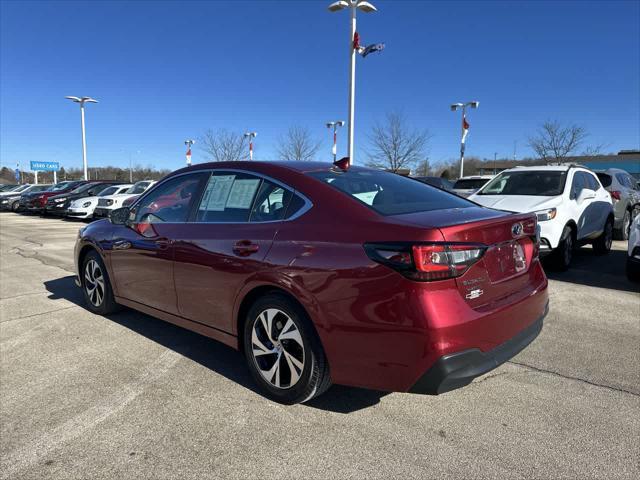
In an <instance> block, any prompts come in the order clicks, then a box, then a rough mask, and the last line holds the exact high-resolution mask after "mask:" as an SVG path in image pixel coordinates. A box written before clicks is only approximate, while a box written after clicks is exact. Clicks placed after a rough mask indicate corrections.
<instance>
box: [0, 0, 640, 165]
mask: <svg viewBox="0 0 640 480" xmlns="http://www.w3.org/2000/svg"><path fill="white" fill-rule="evenodd" d="M373 1H374V3H375V4H376V6H377V7H378V9H379V11H378V13H375V14H361V15H360V16H359V17H358V20H359V25H358V31H359V32H360V36H361V38H362V40H363V41H364V43H373V42H385V43H386V49H385V51H384V52H382V53H381V54H376V55H371V56H369V57H367V58H366V59H361V58H359V59H358V67H357V98H356V102H357V106H356V162H357V163H361V162H363V160H364V158H363V153H364V152H363V147H364V146H365V144H366V132H367V129H368V128H369V127H370V126H371V124H372V122H374V121H375V120H376V119H381V118H383V117H384V115H385V112H387V111H392V110H395V111H402V112H403V113H404V114H405V116H406V117H407V119H408V120H409V121H410V123H411V124H412V125H413V126H415V127H416V128H425V129H428V130H429V131H430V132H431V134H432V135H433V138H432V140H431V147H430V150H431V154H430V157H431V159H432V161H433V162H438V161H442V160H446V159H449V158H454V157H456V156H457V152H458V148H459V147H458V143H459V128H460V127H459V125H460V118H459V114H454V113H452V112H450V111H449V108H448V106H449V104H450V103H452V102H455V101H466V100H473V99H477V100H479V101H480V102H481V104H480V108H479V109H478V110H475V111H472V112H471V113H470V115H469V122H470V124H471V130H470V134H469V137H468V139H467V142H468V143H467V155H475V156H480V157H486V158H493V155H494V152H497V153H498V157H499V158H500V157H502V156H509V157H510V156H511V155H512V154H513V148H514V142H517V156H518V157H523V156H529V155H531V151H530V150H529V148H528V147H527V146H526V141H527V137H528V136H529V135H530V134H532V133H533V132H534V131H535V129H536V126H537V125H538V124H539V123H541V122H542V121H544V120H546V119H557V120H559V121H561V122H576V123H579V124H581V125H583V126H584V127H585V128H586V129H587V130H588V131H589V132H590V137H589V140H588V143H589V144H594V145H595V144H604V145H606V146H607V150H609V151H617V150H619V149H631V148H636V149H637V148H639V147H640V2H638V1H617V2H616V1H590V2H588V1H568V2H563V1H534V2H525V1H522V2H520V1H517V2H516V1H511V2H508V1H501V2H485V1H472V2H462V1H446V2H444V1H443V2H435V1H433V2H432V1H417V0H415V1H393V0H387V1H381V0H377V1H376V0H373ZM328 3H330V2H329V1H321V2H316V1H306V0H304V1H303V0H298V1H293V0H290V1H286V0H280V1H277V2H272V1H240V0H237V1H228V0H227V1H210V2H205V1H196V2H185V1H181V2H170V1H162V2H151V1H139V2H124V1H118V2H98V1H92V2H81V1H74V2H57V1H54V0H51V1H45V2H30V1H22V2H17V1H15V2H14V1H2V2H1V7H0V8H1V12H0V13H1V15H0V17H1V20H0V22H1V24H0V27H1V33H0V35H1V37H0V41H1V42H0V160H1V163H2V165H7V166H11V167H14V166H15V164H16V162H17V161H21V162H22V165H23V166H25V165H27V163H28V161H29V160H40V161H43V160H49V161H59V162H61V164H62V165H64V166H66V167H80V166H81V163H82V157H81V148H80V114H79V111H78V107H77V106H76V105H75V104H72V103H71V102H69V101H68V100H65V99H64V96H65V95H77V96H82V95H87V96H92V97H94V98H96V99H98V100H99V101H100V103H99V104H97V105H89V106H88V107H87V144H88V158H89V163H90V166H100V165H109V164H111V165H120V166H126V165H128V161H129V155H132V158H133V161H134V163H139V164H142V165H155V166H157V167H162V168H170V169H174V168H178V167H181V166H182V165H183V164H184V144H183V141H184V140H185V139H186V138H197V137H198V136H200V135H201V134H202V133H203V132H204V131H205V130H206V129H208V128H212V129H217V128H220V127H225V128H227V129H230V130H237V131H244V130H246V129H251V130H255V131H257V132H258V137H257V139H256V158H258V159H262V158H265V159H273V158H275V157H276V154H275V144H276V140H277V137H278V136H279V135H280V134H281V133H282V132H283V131H284V130H286V129H287V128H288V127H289V126H291V125H302V126H305V127H307V128H309V129H310V130H312V131H313V133H314V134H315V135H317V137H318V139H322V140H323V141H324V144H323V149H324V151H326V157H327V159H329V156H330V135H329V132H328V131H327V129H326V128H325V127H324V123H325V122H326V121H327V120H331V119H345V120H346V117H347V80H348V70H347V67H348V51H347V48H348V40H349V22H348V14H347V13H346V12H340V13H333V14H331V13H329V12H328V11H327V10H326V5H327V4H328ZM344 130H346V129H343V131H342V132H340V134H339V153H344V152H345V150H346V142H345V132H344ZM193 160H194V162H198V161H203V160H204V155H203V153H202V152H201V151H200V150H199V149H198V148H197V145H196V147H195V148H194V155H193Z"/></svg>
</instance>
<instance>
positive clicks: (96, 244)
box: [76, 162, 548, 391]
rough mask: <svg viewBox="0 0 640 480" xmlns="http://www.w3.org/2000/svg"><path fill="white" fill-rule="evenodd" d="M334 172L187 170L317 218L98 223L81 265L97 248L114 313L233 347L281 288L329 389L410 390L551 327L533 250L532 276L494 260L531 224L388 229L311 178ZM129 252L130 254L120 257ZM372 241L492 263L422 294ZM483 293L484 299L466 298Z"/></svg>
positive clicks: (481, 216)
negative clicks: (309, 326)
mask: <svg viewBox="0 0 640 480" xmlns="http://www.w3.org/2000/svg"><path fill="white" fill-rule="evenodd" d="M327 168H329V167H328V166H327V164H316V163H308V162H298V163H284V162H283V163H277V162H273V163H267V162H234V163H215V164H200V165H196V166H193V167H190V169H183V170H180V171H178V172H175V173H174V174H173V175H180V174H183V173H185V172H189V171H194V172H197V171H207V170H227V169H229V170H240V171H246V172H249V173H254V174H257V175H264V176H268V177H271V178H275V179H277V180H278V181H280V182H282V183H283V184H285V185H288V186H290V187H291V188H292V189H295V190H296V191H297V192H300V193H302V194H303V195H304V196H306V197H307V198H308V199H309V200H310V201H311V203H312V204H313V207H312V208H310V209H309V210H308V211H306V213H304V214H303V215H301V216H300V217H298V218H295V219H293V220H290V221H280V222H273V223H241V224H207V223H175V224H171V223H160V224H154V225H153V232H152V233H151V234H149V233H148V232H147V233H145V235H141V234H140V233H139V231H140V230H136V228H131V227H129V226H124V225H111V224H110V223H109V222H108V220H102V221H99V222H94V223H93V224H91V225H89V226H88V227H86V228H85V229H84V231H83V232H82V235H81V238H80V239H79V241H78V244H77V245H76V262H79V261H80V258H81V256H82V252H83V251H84V250H83V248H85V247H87V246H88V247H89V248H96V249H97V250H98V251H99V252H100V254H101V255H102V256H103V258H104V260H105V264H106V266H107V269H108V271H109V275H110V278H111V279H112V281H113V284H114V290H115V295H116V300H117V301H118V302H121V303H124V304H126V305H130V306H133V307H134V308H138V309H140V310H142V311H145V312H146V313H150V314H153V315H156V316H158V317H160V318H163V319H165V320H168V321H172V322H174V323H178V324H180V325H182V326H185V327H187V328H190V329H193V330H195V331H198V332H200V333H203V334H205V335H209V336H211V337H214V338H217V339H219V340H222V341H224V342H225V343H227V344H230V345H232V346H234V347H238V346H240V342H238V341H237V338H239V337H241V332H239V330H238V328H239V325H241V322H242V318H241V312H242V311H243V308H242V306H243V301H244V300H245V298H248V296H250V295H251V294H252V292H254V291H256V290H255V289H257V288H264V287H273V288H278V289H281V290H283V291H285V292H287V293H289V294H290V295H291V296H293V297H294V298H295V299H296V300H297V301H298V302H299V303H300V304H301V305H302V306H303V307H304V309H305V310H306V312H307V313H308V315H309V317H310V319H311V320H312V322H313V324H314V326H315V328H316V330H317V332H318V334H319V337H320V339H321V342H322V346H323V347H324V350H325V353H326V356H327V359H328V361H329V368H330V373H331V379H332V381H333V382H334V383H339V384H346V385H353V386H362V387H368V388H374V389H380V390H393V391H407V390H409V389H410V388H411V387H412V385H414V384H415V383H416V381H417V380H418V379H419V378H420V377H421V376H422V375H423V374H424V372H425V371H427V370H428V369H429V368H430V367H431V366H432V365H433V364H434V362H436V361H437V360H438V359H439V358H441V357H442V356H444V355H447V354H451V353H454V352H460V351H463V350H467V349H474V348H477V349H480V350H481V351H482V352H487V351H489V350H492V349H494V348H496V347H497V346H499V345H501V344H503V343H504V342H506V341H508V340H509V339H511V338H512V337H514V336H516V335H517V334H518V333H519V332H521V331H523V330H524V329H525V328H527V327H528V326H530V325H532V324H533V323H534V322H536V321H537V320H538V319H540V318H541V316H543V315H544V312H545V308H546V306H547V302H548V296H547V279H546V277H545V275H544V272H543V270H542V268H541V266H540V262H539V260H538V258H537V255H535V252H534V250H535V245H534V243H533V242H532V241H531V240H530V237H529V236H523V237H521V238H519V239H516V241H518V242H520V244H521V245H522V249H523V251H524V252H525V253H526V265H525V266H524V270H521V271H512V269H511V270H510V268H511V267H509V268H507V267H505V266H504V265H502V266H501V263H500V262H501V258H502V257H501V253H500V251H499V250H498V248H499V245H500V248H503V246H504V245H507V246H509V248H513V247H514V244H513V243H505V242H508V241H513V236H514V235H513V234H512V226H513V225H514V224H515V223H519V222H520V223H522V224H526V223H527V222H534V223H533V225H535V219H534V216H532V215H527V214H523V215H510V214H506V213H504V212H498V211H495V210H489V209H485V208H482V207H475V206H471V207H470V208H463V209H450V210H435V211H428V212H421V213H411V214H405V215H391V216H383V215H380V214H378V213H376V212H375V211H374V210H372V209H370V208H368V207H366V206H365V205H362V204H360V203H359V202H357V201H355V200H353V199H350V198H348V197H347V196H346V195H345V194H344V193H342V192H339V191H338V190H337V189H335V188H333V187H331V186H330V185H328V184H325V183H322V182H320V181H318V180H316V179H314V178H312V177H311V176H309V175H308V174H307V173H308V172H309V171H313V170H322V169H325V170H326V169H327ZM353 168H356V167H353ZM169 178H171V177H169ZM160 185H162V182H160V183H159V184H158V185H156V186H155V187H154V188H153V189H151V190H150V191H148V192H146V193H145V194H144V195H143V196H142V197H141V199H138V200H137V202H138V201H141V200H143V199H144V197H145V196H146V195H148V194H149V192H152V191H153V190H154V189H155V188H158V187H159V186H160ZM425 188H431V187H427V186H425ZM133 208H135V205H134V206H133ZM123 241H124V242H130V243H131V247H130V248H127V249H126V250H121V249H119V248H118V242H123ZM366 242H418V243H419V242H467V243H469V242H470V243H474V244H475V243H477V244H482V245H484V246H486V247H487V250H486V252H485V255H484V257H483V258H481V259H480V260H479V261H478V262H476V263H475V264H473V265H472V266H471V267H470V268H469V270H468V271H466V273H464V274H463V275H462V276H460V277H458V278H451V279H446V280H440V281H432V282H419V281H414V280H410V279H408V278H406V277H405V276H403V275H401V274H400V273H398V272H397V271H395V270H393V269H391V268H389V267H388V266H385V265H381V264H379V263H376V262H374V261H372V260H371V259H370V258H369V256H368V255H367V253H366V252H365V250H364V248H363V245H364V244H365V243H366ZM244 247H250V248H244ZM476 289H478V290H482V291H483V294H482V295H481V296H479V297H474V296H473V295H471V294H470V292H472V291H473V290H476Z"/></svg>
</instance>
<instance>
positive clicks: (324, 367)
mask: <svg viewBox="0 0 640 480" xmlns="http://www.w3.org/2000/svg"><path fill="white" fill-rule="evenodd" d="M244 353H245V357H246V360H247V365H248V366H249V371H250V372H251V376H252V377H253V379H254V380H255V382H256V383H257V384H258V386H259V387H260V390H261V391H262V392H263V393H264V394H265V395H266V396H267V397H269V398H271V399H273V400H275V401H277V402H280V403H285V404H294V403H301V402H306V401H308V400H310V399H312V398H313V397H315V396H318V395H320V394H321V393H323V392H324V391H325V390H327V388H329V387H330V386H331V380H330V377H329V367H328V364H327V360H326V357H325V355H324V351H323V349H322V345H321V344H320V339H319V338H318V336H317V334H316V332H315V330H314V329H313V325H312V324H311V321H310V320H309V318H308V316H307V315H306V313H305V312H304V310H302V308H300V306H299V305H297V304H296V303H295V302H293V301H292V300H291V299H289V298H288V297H287V296H285V295H282V294H279V293H273V294H268V295H265V296H264V297H261V298H259V299H258V300H257V301H256V302H255V303H254V304H253V306H252V307H251V309H250V310H249V312H248V314H247V318H246V321H245V323H244Z"/></svg>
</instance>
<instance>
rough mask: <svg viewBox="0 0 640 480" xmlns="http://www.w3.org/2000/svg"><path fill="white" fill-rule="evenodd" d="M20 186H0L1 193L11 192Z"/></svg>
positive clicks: (9, 184)
mask: <svg viewBox="0 0 640 480" xmlns="http://www.w3.org/2000/svg"><path fill="white" fill-rule="evenodd" d="M19 186H20V185H18V184H16V183H5V184H2V185H0V193H2V192H8V191H10V190H13V189H14V188H17V187H19Z"/></svg>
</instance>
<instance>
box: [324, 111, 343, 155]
mask: <svg viewBox="0 0 640 480" xmlns="http://www.w3.org/2000/svg"><path fill="white" fill-rule="evenodd" d="M332 127H333V146H332V147H331V153H332V154H333V161H334V162H335V161H336V159H337V155H338V127H344V120H337V121H335V122H327V128H332Z"/></svg>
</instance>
